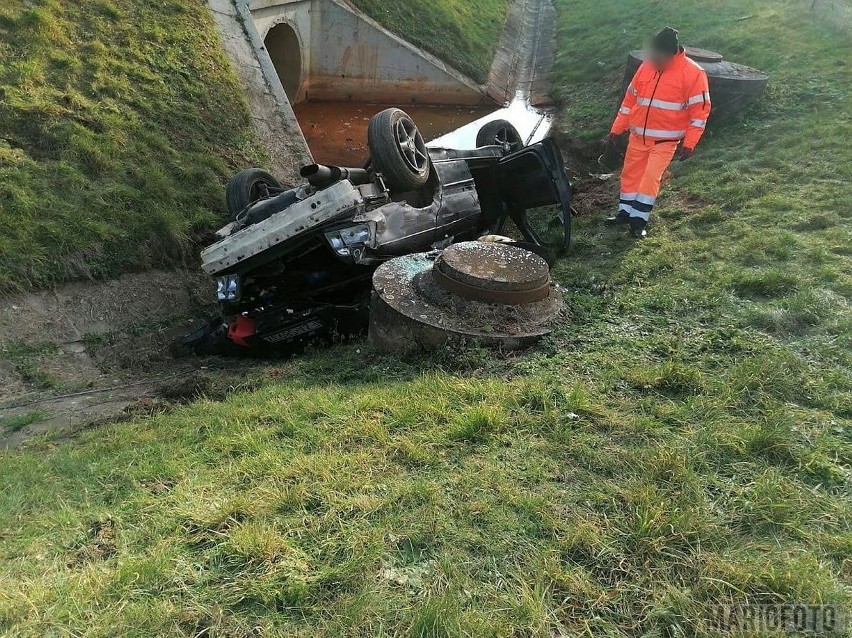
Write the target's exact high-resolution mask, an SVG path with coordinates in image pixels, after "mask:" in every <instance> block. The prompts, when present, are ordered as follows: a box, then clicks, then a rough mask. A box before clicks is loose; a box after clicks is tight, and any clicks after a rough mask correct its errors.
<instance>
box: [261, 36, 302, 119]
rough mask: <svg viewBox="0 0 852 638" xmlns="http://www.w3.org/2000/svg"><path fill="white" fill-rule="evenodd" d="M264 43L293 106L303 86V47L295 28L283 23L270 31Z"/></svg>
mask: <svg viewBox="0 0 852 638" xmlns="http://www.w3.org/2000/svg"><path fill="white" fill-rule="evenodd" d="M263 43H264V45H265V46H266V51H267V53H269V57H270V58H271V59H272V64H273V66H275V71H276V72H277V73H278V79H279V80H281V86H283V87H284V92H285V93H286V94H287V98H288V99H289V100H290V102H291V104H295V103H296V102H297V101H298V98H299V88H300V87H301V84H302V47H301V44H300V43H299V37H298V36H297V35H296V32H295V31H294V30H293V27H291V26H290V25H289V24H286V23H284V22H282V23H280V24H276V25H275V26H274V27H272V28H271V29H270V30H269V33H267V34H266V39H265V40H264V41H263Z"/></svg>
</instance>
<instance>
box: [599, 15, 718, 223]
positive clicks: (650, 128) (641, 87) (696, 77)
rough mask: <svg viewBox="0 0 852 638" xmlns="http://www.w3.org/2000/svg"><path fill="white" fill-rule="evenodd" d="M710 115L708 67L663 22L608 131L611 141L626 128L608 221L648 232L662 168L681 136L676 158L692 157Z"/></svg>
mask: <svg viewBox="0 0 852 638" xmlns="http://www.w3.org/2000/svg"><path fill="white" fill-rule="evenodd" d="M709 115H710V90H709V88H708V85H707V73H705V71H704V69H702V68H701V67H700V66H698V64H696V63H695V62H693V61H692V60H690V59H689V58H688V57H686V53H685V52H684V50H683V47H682V46H680V42H679V40H678V32H677V31H675V30H674V29H672V28H671V27H666V28H665V29H663V30H662V31H660V32H659V33H658V34H657V35H656V36H654V39H653V41H652V43H651V51H650V55H649V56H648V59H647V60H645V61H644V62H643V63H642V66H640V67H639V70H638V71H636V75H635V76H633V80H632V81H631V82H630V85H629V86H628V87H627V93H626V94H625V96H624V102H623V103H622V104H621V108H620V109H619V110H618V116H617V117H616V118H615V123H614V124H613V125H612V129H611V131H610V134H609V138H608V141H609V142H610V143H613V142H615V139H616V138H617V137H618V136H619V135H621V134H622V133H624V132H625V131H628V130H629V131H630V142H629V144H628V146H627V154H626V155H625V157H624V169H623V170H622V172H621V196H620V203H619V206H618V214H616V215H615V216H614V217H610V218H609V219H607V220H606V221H607V225H617V224H625V225H626V224H629V225H630V232H631V234H632V235H633V236H634V237H636V238H638V239H643V238H645V237H647V235H648V232H647V230H646V226H647V224H648V219H650V217H651V211H652V210H653V208H654V204H655V203H656V202H657V195H658V194H659V192H660V181H661V180H662V177H663V173H664V172H665V170H666V168H668V166H669V164H671V161H672V159H673V158H674V155H675V152H676V151H677V148H678V144H680V142H683V147H682V148H681V150H680V157H679V159H680V160H681V161H683V160H687V159H689V158H690V157H692V154H693V152H694V151H695V146H696V145H697V144H698V140H700V139H701V135H702V134H703V133H704V127H705V126H706V125H707V118H708V117H709Z"/></svg>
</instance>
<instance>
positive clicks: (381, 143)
mask: <svg viewBox="0 0 852 638" xmlns="http://www.w3.org/2000/svg"><path fill="white" fill-rule="evenodd" d="M367 141H368V143H369V146H370V161H371V163H372V167H373V169H374V170H375V171H376V172H377V173H381V174H382V176H383V177H384V179H385V182H386V183H387V185H388V187H389V188H390V189H391V190H397V191H412V190H416V189H418V188H420V187H421V186H423V185H424V184H425V183H426V182H427V181H428V180H429V175H430V174H431V171H432V165H431V162H430V160H429V152H428V150H427V149H426V143H425V142H424V141H423V136H422V135H421V134H420V131H419V130H418V129H417V126H416V125H415V124H414V120H412V119H411V117H409V115H408V114H407V113H406V112H405V111H402V110H400V109H386V110H384V111H382V112H381V113H379V114H377V115H375V116H374V117H373V119H371V120H370V126H369V128H368V129H367Z"/></svg>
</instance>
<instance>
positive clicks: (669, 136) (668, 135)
mask: <svg viewBox="0 0 852 638" xmlns="http://www.w3.org/2000/svg"><path fill="white" fill-rule="evenodd" d="M611 112H612V111H610V113H611ZM630 130H631V131H632V132H633V133H636V135H648V136H650V137H659V138H660V139H663V140H679V139H680V138H682V137H683V136H684V135H686V131H662V130H660V129H655V128H646V129H642V128H641V127H639V126H631V127H630Z"/></svg>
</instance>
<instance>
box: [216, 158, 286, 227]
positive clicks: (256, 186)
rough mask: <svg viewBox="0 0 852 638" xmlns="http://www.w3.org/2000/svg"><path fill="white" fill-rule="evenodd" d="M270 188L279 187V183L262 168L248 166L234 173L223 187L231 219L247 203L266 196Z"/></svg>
mask: <svg viewBox="0 0 852 638" xmlns="http://www.w3.org/2000/svg"><path fill="white" fill-rule="evenodd" d="M270 188H281V184H280V183H279V182H278V180H277V179H275V178H274V177H273V176H272V175H270V174H269V173H267V172H266V171H264V170H263V169H260V168H250V169H248V170H245V171H242V172H241V173H237V174H236V175H234V177H232V178H231V181H230V182H228V185H227V186H226V187H225V201H226V203H227V205H228V214H229V215H230V216H231V219H236V217H237V215H239V214H240V213H241V212H243V211H244V210H245V209H246V207H247V206H248V205H249V204H253V203H254V202H256V201H258V200H259V199H263V198H264V197H266V196H267V194H268V190H269V189H270Z"/></svg>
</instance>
